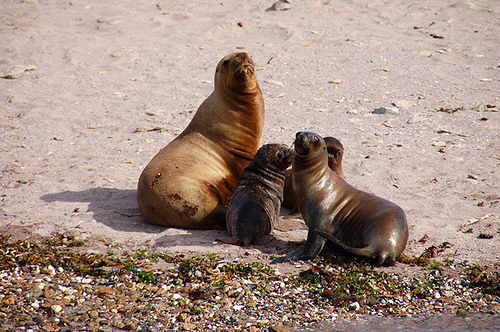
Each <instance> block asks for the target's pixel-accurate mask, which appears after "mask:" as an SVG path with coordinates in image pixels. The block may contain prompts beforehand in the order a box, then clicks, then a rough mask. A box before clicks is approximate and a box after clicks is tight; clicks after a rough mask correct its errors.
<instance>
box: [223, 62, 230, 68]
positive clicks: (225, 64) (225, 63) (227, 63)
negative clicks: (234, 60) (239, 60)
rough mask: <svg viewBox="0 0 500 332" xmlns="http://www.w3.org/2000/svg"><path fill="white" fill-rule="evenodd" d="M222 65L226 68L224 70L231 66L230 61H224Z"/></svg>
mask: <svg viewBox="0 0 500 332" xmlns="http://www.w3.org/2000/svg"><path fill="white" fill-rule="evenodd" d="M222 65H223V66H224V68H227V66H229V60H224V62H223V63H222Z"/></svg>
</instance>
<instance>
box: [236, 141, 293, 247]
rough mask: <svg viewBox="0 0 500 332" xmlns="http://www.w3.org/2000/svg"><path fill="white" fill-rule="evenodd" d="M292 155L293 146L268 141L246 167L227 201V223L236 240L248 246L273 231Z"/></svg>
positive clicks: (239, 243)
mask: <svg viewBox="0 0 500 332" xmlns="http://www.w3.org/2000/svg"><path fill="white" fill-rule="evenodd" d="M292 156H293V154H292V149H290V148H289V147H287V146H286V145H284V144H266V145H264V146H262V147H261V148H260V149H259V151H257V154H256V155H255V156H254V158H253V160H252V163H251V164H250V165H249V166H248V167H247V168H245V171H243V175H242V176H241V178H240V180H239V181H238V184H237V185H236V189H235V190H234V192H233V193H232V195H231V196H230V198H229V203H228V205H227V211H226V227H227V231H228V233H229V235H230V236H231V237H232V240H233V241H232V243H235V244H238V245H244V246H248V245H249V244H251V243H256V241H257V240H259V239H260V238H262V237H263V236H265V235H268V234H269V233H271V231H272V229H273V228H274V226H275V225H276V222H277V220H278V218H279V211H280V205H281V201H282V200H283V183H284V181H285V170H286V169H287V168H288V167H289V166H290V164H291V163H292Z"/></svg>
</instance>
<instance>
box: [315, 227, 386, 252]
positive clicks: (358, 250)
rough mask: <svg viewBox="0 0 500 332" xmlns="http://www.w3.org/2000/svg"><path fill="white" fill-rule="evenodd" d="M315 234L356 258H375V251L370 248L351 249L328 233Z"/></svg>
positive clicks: (319, 232)
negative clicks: (356, 256)
mask: <svg viewBox="0 0 500 332" xmlns="http://www.w3.org/2000/svg"><path fill="white" fill-rule="evenodd" d="M316 232H318V234H319V235H321V236H322V237H324V238H325V239H327V240H328V241H331V242H333V243H335V244H336V245H338V246H339V247H341V248H342V249H344V250H346V251H348V252H350V253H351V254H353V255H358V256H363V257H368V258H375V257H377V255H376V253H375V251H373V249H372V248H371V247H370V246H366V247H364V248H355V247H351V246H348V245H347V244H345V243H344V242H342V241H340V240H339V239H337V238H336V237H335V236H333V235H332V234H328V233H325V232H323V231H318V230H317V231H316ZM384 258H385V257H384Z"/></svg>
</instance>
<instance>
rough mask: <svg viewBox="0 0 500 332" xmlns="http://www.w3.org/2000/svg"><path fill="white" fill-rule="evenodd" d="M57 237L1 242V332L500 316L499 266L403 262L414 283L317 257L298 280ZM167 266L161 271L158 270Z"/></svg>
mask: <svg viewBox="0 0 500 332" xmlns="http://www.w3.org/2000/svg"><path fill="white" fill-rule="evenodd" d="M84 246H85V244H84V243H82V242H81V241H77V240H75V239H74V238H72V237H68V236H65V235H61V234H56V235H54V236H53V237H52V238H49V239H45V240H43V241H42V242H38V243H35V242H30V241H28V240H24V241H17V242H10V240H9V238H8V237H6V236H0V257H1V258H0V324H1V327H2V329H3V330H5V331H20V330H25V331H74V330H79V331H115V330H129V331H162V330H166V329H171V330H179V331H182V330H199V331H202V330H207V329H210V330H214V331H228V330H249V331H269V330H276V329H277V330H280V327H281V328H285V329H286V330H290V329H291V328H292V327H293V328H300V327H314V326H315V325H316V324H318V323H322V322H332V321H343V320H349V319H354V318H355V317H356V316H359V315H371V316H373V315H375V316H384V317H387V316H391V317H410V316H413V315H417V314H439V313H448V314H449V313H452V314H456V315H458V316H463V315H467V314H468V313H477V312H480V313H483V314H486V315H488V314H498V313H499V312H500V286H499V271H498V266H497V267H495V268H496V270H495V268H493V269H492V268H486V267H479V266H475V265H468V264H466V263H453V262H448V264H449V266H452V268H453V271H455V272H457V271H459V272H458V273H456V274H455V276H454V277H451V276H447V275H446V273H444V272H443V270H444V269H443V267H442V266H441V264H440V263H438V262H436V261H433V260H422V257H420V258H418V259H417V258H415V259H411V258H407V257H406V258H404V259H403V262H404V263H400V264H414V265H421V266H422V265H425V266H423V267H422V274H421V276H418V277H413V278H410V277H408V276H401V275H396V274H392V273H386V272H376V271H374V269H373V267H372V266H371V265H369V264H368V263H366V262H362V261H356V260H353V259H349V260H344V261H342V259H339V258H335V259H334V260H330V259H329V258H321V259H317V260H315V261H313V262H312V263H311V264H309V265H304V268H305V270H304V271H302V272H300V273H299V274H298V275H284V274H281V273H279V272H278V271H277V270H276V268H277V267H276V266H273V265H268V264H264V263H260V262H253V263H252V262H241V261H229V260H226V259H224V258H222V257H218V256H216V255H206V256H194V257H183V256H182V255H178V256H169V255H168V254H164V253H148V252H145V251H137V252H134V253H126V252H124V253H120V254H117V253H113V252H108V253H107V254H97V253H83V251H84V250H83V251H82V249H84ZM159 263H161V266H162V267H161V268H157V267H155V266H158V265H160V264H159Z"/></svg>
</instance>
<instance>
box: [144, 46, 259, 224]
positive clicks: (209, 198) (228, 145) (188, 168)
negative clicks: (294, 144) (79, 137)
mask: <svg viewBox="0 0 500 332" xmlns="http://www.w3.org/2000/svg"><path fill="white" fill-rule="evenodd" d="M214 82H215V87H214V91H213V92H212V94H211V95H210V96H209V97H208V98H207V99H206V100H205V101H204V102H203V103H202V104H201V105H200V107H199V108H198V110H197V111H196V114H195V115H194V117H193V119H192V120H191V122H190V123H189V125H188V126H187V127H186V129H184V131H183V132H182V133H181V134H180V135H179V136H178V137H177V138H175V139H174V140H173V141H172V142H170V143H169V144H168V145H167V146H166V147H164V148H163V149H162V150H160V152H158V154H157V155H156V156H155V157H154V158H153V159H152V160H151V161H150V162H149V164H148V165H147V166H146V168H144V170H143V172H142V174H141V176H140V178H139V183H138V186H137V202H138V205H139V209H140V211H141V214H142V216H143V217H144V219H146V220H147V221H149V222H150V223H153V224H157V225H163V226H169V227H182V228H194V229H223V228H224V227H225V218H224V217H225V206H226V204H227V199H228V197H229V195H230V194H231V192H232V191H233V189H234V187H235V186H236V182H237V181H238V178H239V177H240V176H241V174H242V172H243V170H244V169H245V167H246V166H248V164H249V163H250V161H251V160H252V158H253V156H254V154H255V153H256V152H257V150H258V148H259V142H260V138H261V136H262V129H263V126H264V99H263V97H262V92H261V90H260V87H259V83H258V82H257V78H256V76H255V65H254V62H253V61H252V59H250V57H249V56H248V55H247V54H246V53H243V52H239V53H232V54H229V55H227V56H225V57H224V58H222V60H220V62H219V63H218V65H217V69H216V71H215V79H214Z"/></svg>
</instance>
